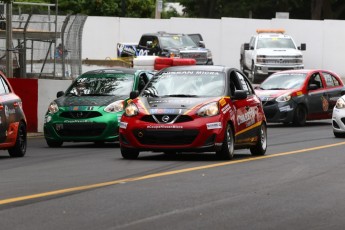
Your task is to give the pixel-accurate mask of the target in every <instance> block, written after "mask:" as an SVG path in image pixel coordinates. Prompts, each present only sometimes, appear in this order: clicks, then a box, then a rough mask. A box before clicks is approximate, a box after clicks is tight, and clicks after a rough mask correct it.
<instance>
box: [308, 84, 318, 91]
mask: <svg viewBox="0 0 345 230" xmlns="http://www.w3.org/2000/svg"><path fill="white" fill-rule="evenodd" d="M318 88H319V86H318V85H317V84H310V85H309V86H308V90H316V89H318Z"/></svg>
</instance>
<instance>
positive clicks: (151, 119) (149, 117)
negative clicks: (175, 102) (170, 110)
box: [141, 114, 193, 123]
mask: <svg viewBox="0 0 345 230" xmlns="http://www.w3.org/2000/svg"><path fill="white" fill-rule="evenodd" d="M164 116H168V118H169V119H168V120H165V121H163V120H164V119H163V117H164ZM155 118H156V119H155ZM175 119H176V120H175ZM141 120H142V121H146V122H151V123H169V122H172V121H173V123H181V122H188V121H192V120H193V118H191V117H190V116H187V115H172V114H159V115H158V114H155V115H145V116H143V117H142V118H141ZM157 121H158V122H157Z"/></svg>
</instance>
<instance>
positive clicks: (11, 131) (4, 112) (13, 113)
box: [0, 71, 26, 157]
mask: <svg viewBox="0 0 345 230" xmlns="http://www.w3.org/2000/svg"><path fill="white" fill-rule="evenodd" d="M0 149H2V150H6V149H7V150H8V152H9V154H10V156H11V157H23V156H24V155H25V152H26V118H25V115H24V112H23V108H22V100H21V99H20V98H19V97H18V96H17V95H16V94H15V93H14V92H13V89H12V87H11V85H10V83H9V82H8V81H7V79H6V77H5V75H4V74H3V73H2V72H1V71H0Z"/></svg>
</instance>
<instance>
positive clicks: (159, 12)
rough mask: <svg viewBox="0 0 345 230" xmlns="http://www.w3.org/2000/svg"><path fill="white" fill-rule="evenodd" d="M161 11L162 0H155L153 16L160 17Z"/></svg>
mask: <svg viewBox="0 0 345 230" xmlns="http://www.w3.org/2000/svg"><path fill="white" fill-rule="evenodd" d="M162 11H163V0H156V14H155V18H156V19H160V18H161V12H162Z"/></svg>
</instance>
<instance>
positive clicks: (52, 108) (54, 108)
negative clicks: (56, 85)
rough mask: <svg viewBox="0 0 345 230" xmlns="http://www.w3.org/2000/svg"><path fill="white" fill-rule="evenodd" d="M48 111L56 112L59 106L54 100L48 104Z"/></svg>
mask: <svg viewBox="0 0 345 230" xmlns="http://www.w3.org/2000/svg"><path fill="white" fill-rule="evenodd" d="M48 111H49V113H51V114H54V113H56V112H57V111H59V106H58V105H57V104H56V102H55V101H53V102H51V103H50V104H49V106H48Z"/></svg>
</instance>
